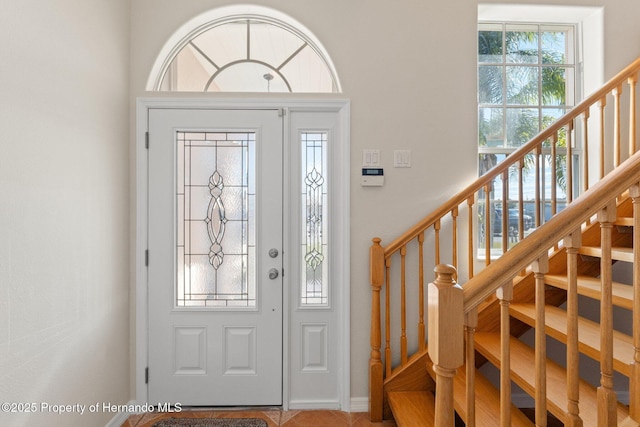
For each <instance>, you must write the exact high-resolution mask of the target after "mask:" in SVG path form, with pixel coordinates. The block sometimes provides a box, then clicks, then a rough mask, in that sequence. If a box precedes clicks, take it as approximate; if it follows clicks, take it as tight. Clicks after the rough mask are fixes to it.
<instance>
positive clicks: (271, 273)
mask: <svg viewBox="0 0 640 427" xmlns="http://www.w3.org/2000/svg"><path fill="white" fill-rule="evenodd" d="M277 278H278V269H277V268H272V269H271V270H269V279H271V280H274V279H277Z"/></svg>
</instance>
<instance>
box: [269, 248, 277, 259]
mask: <svg viewBox="0 0 640 427" xmlns="http://www.w3.org/2000/svg"><path fill="white" fill-rule="evenodd" d="M278 254H279V252H278V250H277V249H276V248H271V249H269V256H270V257H271V258H276V257H277V256H278Z"/></svg>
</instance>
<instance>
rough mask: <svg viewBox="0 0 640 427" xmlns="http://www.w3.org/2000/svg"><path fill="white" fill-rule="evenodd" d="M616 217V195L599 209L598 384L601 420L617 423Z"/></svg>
mask: <svg viewBox="0 0 640 427" xmlns="http://www.w3.org/2000/svg"><path fill="white" fill-rule="evenodd" d="M615 220H616V204H615V199H614V200H613V201H611V202H609V204H608V205H607V206H606V207H605V208H604V209H602V210H600V211H599V212H598V221H599V222H600V246H601V248H602V256H601V258H600V280H601V286H602V296H601V297H600V371H601V376H600V387H598V423H599V424H600V425H603V426H613V425H616V424H617V414H616V404H617V396H616V392H615V391H614V390H613V287H612V281H613V278H612V266H613V259H612V256H611V248H612V246H613V244H612V231H613V222H614V221H615Z"/></svg>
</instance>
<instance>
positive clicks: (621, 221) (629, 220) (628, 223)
mask: <svg viewBox="0 0 640 427" xmlns="http://www.w3.org/2000/svg"><path fill="white" fill-rule="evenodd" d="M613 223H614V224H615V225H619V226H622V227H633V217H629V216H619V217H618V218H617V219H616V220H615V221H614V222H613Z"/></svg>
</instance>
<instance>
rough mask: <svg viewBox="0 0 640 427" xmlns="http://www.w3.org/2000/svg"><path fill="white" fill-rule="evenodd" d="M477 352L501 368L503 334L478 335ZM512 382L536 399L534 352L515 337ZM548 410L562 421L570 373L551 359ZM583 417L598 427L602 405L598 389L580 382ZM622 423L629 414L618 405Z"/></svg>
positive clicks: (513, 341) (586, 421)
mask: <svg viewBox="0 0 640 427" xmlns="http://www.w3.org/2000/svg"><path fill="white" fill-rule="evenodd" d="M475 343H476V350H478V351H479V352H480V353H481V354H482V355H483V356H485V357H486V358H487V359H488V360H489V361H490V362H491V363H492V364H494V365H495V366H497V367H499V366H500V334H497V333H490V332H484V333H476V334H475ZM510 345H511V378H512V380H513V381H515V382H516V384H518V385H519V386H520V387H521V388H522V389H523V390H524V391H525V392H526V393H528V394H529V395H530V396H534V395H535V369H531V367H532V366H535V353H534V351H533V349H532V348H530V347H529V346H527V345H526V344H525V343H523V342H521V341H519V340H518V339H517V338H515V337H511V338H510ZM546 374H547V410H548V411H549V412H551V413H552V414H553V415H554V416H556V417H557V418H558V419H560V420H561V421H562V420H564V419H565V416H566V413H565V411H566V409H567V385H566V372H565V370H564V368H562V367H561V366H560V365H558V364H557V363H555V362H553V361H551V360H548V359H547V372H546ZM579 408H580V417H581V418H582V420H583V422H584V426H589V425H592V426H596V425H597V408H598V401H597V396H596V390H595V388H594V387H592V386H591V385H589V384H588V383H586V382H585V381H582V380H580V403H579ZM617 412H618V422H621V421H622V420H624V419H625V418H627V416H628V415H629V414H628V410H627V409H626V408H625V407H624V406H623V405H621V404H618V408H617Z"/></svg>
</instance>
